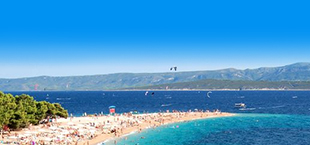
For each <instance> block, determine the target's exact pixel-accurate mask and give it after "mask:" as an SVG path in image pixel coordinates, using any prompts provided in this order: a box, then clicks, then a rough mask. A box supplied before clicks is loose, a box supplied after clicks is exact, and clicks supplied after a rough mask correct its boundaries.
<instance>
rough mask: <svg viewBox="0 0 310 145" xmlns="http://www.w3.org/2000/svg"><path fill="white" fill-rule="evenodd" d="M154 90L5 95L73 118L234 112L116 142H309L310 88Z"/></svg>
mask: <svg viewBox="0 0 310 145" xmlns="http://www.w3.org/2000/svg"><path fill="white" fill-rule="evenodd" d="M150 92H152V91H150ZM154 92H155V94H154V95H148V96H146V95H145V91H63V92H57V91H49V92H48V91H33V92H9V93H12V94H13V95H19V94H22V93H26V94H30V95H32V96H34V97H35V99H36V100H38V101H48V102H52V103H60V104H61V105H62V106H64V107H65V108H66V109H68V111H69V113H72V114H73V115H74V116H80V115H82V114H83V113H84V112H87V113H88V114H93V113H100V112H103V113H107V112H108V107H109V106H111V105H114V106H116V113H122V112H129V111H133V110H137V111H139V112H141V113H143V112H160V111H165V110H181V111H187V110H190V109H191V110H194V109H202V110H206V109H208V110H213V109H220V110H221V111H223V112H232V113H238V114H239V115H238V116H235V117H226V118H214V119H206V120H197V121H193V122H187V123H178V124H173V125H172V124H171V125H168V126H164V127H159V128H156V129H155V130H153V129H149V130H145V131H144V132H142V133H139V134H133V135H130V136H129V138H128V140H124V139H119V140H118V144H121V145H122V144H128V145H135V144H140V145H243V144H244V145H249V144H250V145H252V144H254V145H255V144H257V145H269V144H272V145H283V144H284V145H285V144H288V145H292V144H293V145H308V144H309V145H310V135H309V134H310V129H309V128H310V127H309V126H310V125H309V121H310V118H309V116H310V91H212V94H210V98H209V97H207V96H206V93H207V92H208V91H154ZM241 102H242V103H245V104H246V106H247V107H248V108H252V109H251V110H239V108H236V107H235V103H241ZM167 104H169V105H167ZM245 113H248V114H245ZM177 125H179V128H176V126H177ZM173 127H174V128H173ZM141 136H144V137H145V138H144V139H141ZM107 144H114V143H113V141H112V142H109V143H107Z"/></svg>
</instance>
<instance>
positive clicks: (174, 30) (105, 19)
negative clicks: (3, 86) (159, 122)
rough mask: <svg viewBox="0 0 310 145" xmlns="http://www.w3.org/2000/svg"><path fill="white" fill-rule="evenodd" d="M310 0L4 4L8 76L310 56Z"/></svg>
mask: <svg viewBox="0 0 310 145" xmlns="http://www.w3.org/2000/svg"><path fill="white" fill-rule="evenodd" d="M308 4H309V2H307V1H301V2H286V1H272V2H271V1H258V2H252V1H220V2H217V1H212V2H211V1H210V2H206V1H195V2H188V1H134V2H133V1H117V2H114V1H104V2H102V1H93V2H80V1H65V2H64V1H52V2H44V1H38V2H30V1H17V2H16V1H14V2H11V1H5V2H0V8H1V9H0V12H1V13H3V14H5V15H2V16H1V22H2V23H0V31H1V33H0V48H1V57H0V66H1V70H2V71H0V78H22V77H34V76H43V75H47V76H79V75H95V74H111V73H122V72H129V73H144V72H146V73H156V72H170V71H169V68H170V67H172V66H177V67H178V71H200V70H218V69H225V68H236V69H247V68H249V69H254V68H259V67H277V66H284V65H288V64H293V63H296V62H310V57H309V54H310V49H309V48H310V41H309V40H310V39H309V38H310V35H309V34H310V21H309V20H308V19H306V18H307V17H308V15H307V14H308V13H309V12H310V10H309V9H308V7H307V6H308Z"/></svg>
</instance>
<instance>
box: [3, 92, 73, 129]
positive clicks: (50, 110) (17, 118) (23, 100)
mask: <svg viewBox="0 0 310 145" xmlns="http://www.w3.org/2000/svg"><path fill="white" fill-rule="evenodd" d="M56 116H60V117H65V118H67V117H68V112H67V110H65V109H64V108H62V107H61V105H60V104H58V103H56V104H51V103H49V102H46V101H41V102H37V101H35V100H34V99H33V97H31V96H29V95H25V94H23V95H20V96H15V97H13V96H12V95H11V94H4V93H2V92H0V129H1V128H2V127H3V126H5V125H7V126H9V127H10V128H11V129H20V128H24V127H28V126H29V125H30V124H34V125H37V124H39V122H40V121H41V120H43V119H46V118H48V117H52V118H55V117H56Z"/></svg>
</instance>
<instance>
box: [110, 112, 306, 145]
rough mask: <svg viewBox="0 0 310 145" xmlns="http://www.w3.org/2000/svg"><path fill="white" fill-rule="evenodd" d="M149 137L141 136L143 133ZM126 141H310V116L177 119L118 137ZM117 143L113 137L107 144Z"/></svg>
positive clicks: (156, 144)
mask: <svg viewBox="0 0 310 145" xmlns="http://www.w3.org/2000/svg"><path fill="white" fill-rule="evenodd" d="M142 136H143V137H145V138H144V139H141V137H142ZM117 142H118V143H117V144H120V145H123V144H127V145H132V144H140V145H163V144H165V145H249V144H257V145H266V144H277V145H283V144H288V145H291V144H299V145H306V144H310V117H309V116H303V115H274V114H239V115H237V116H234V117H222V118H210V119H204V120H196V121H190V122H185V123H175V124H169V125H166V126H161V127H158V128H156V129H148V130H145V131H143V132H141V133H136V134H133V135H129V136H128V139H127V140H125V139H124V138H120V139H117ZM112 144H114V142H113V141H111V142H107V143H106V145H112Z"/></svg>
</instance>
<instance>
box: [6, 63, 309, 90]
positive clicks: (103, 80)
mask: <svg viewBox="0 0 310 145" xmlns="http://www.w3.org/2000/svg"><path fill="white" fill-rule="evenodd" d="M206 80H212V82H213V84H215V82H216V80H218V82H221V83H225V81H237V82H238V85H239V86H238V87H240V84H239V83H242V82H247V83H249V82H252V83H254V82H290V81H292V82H301V81H305V82H307V81H310V63H295V64H291V65H286V66H281V67H261V68H257V69H245V70H240V69H234V68H228V69H221V70H207V71H188V72H164V73H115V74H103V75H88V76H64V77H53V76H39V77H28V78H16V79H5V78H3V79H0V90H1V91H30V90H53V91H54V90H55V91H56V90H57V91H62V90H116V89H133V88H149V89H151V88H152V87H151V86H159V85H168V84H177V83H187V84H191V82H193V83H194V82H196V83H197V81H198V82H199V81H206ZM226 83H227V82H226ZM250 84H251V83H250ZM267 84H268V83H266V85H265V86H266V87H267V88H268V85H267ZM269 84H270V83H269ZM306 84H307V83H306ZM211 85H212V84H211ZM261 85H262V84H261ZM226 87H227V86H226ZM235 87H236V86H235ZM261 87H264V86H261ZM180 89H181V88H180ZM192 89H195V87H194V88H192ZM200 89H203V88H200ZM218 89H226V88H225V85H223V86H222V87H219V88H218ZM306 89H310V85H309V88H307V87H306Z"/></svg>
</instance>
